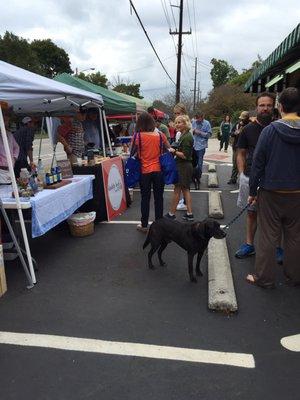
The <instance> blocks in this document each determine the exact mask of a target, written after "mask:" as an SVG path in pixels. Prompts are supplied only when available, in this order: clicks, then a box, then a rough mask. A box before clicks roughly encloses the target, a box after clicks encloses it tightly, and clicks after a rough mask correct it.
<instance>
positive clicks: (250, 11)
mask: <svg viewBox="0 0 300 400" xmlns="http://www.w3.org/2000/svg"><path fill="white" fill-rule="evenodd" d="M133 3H134V4H135V7H136V9H137V11H138V13H139V15H140V17H141V20H142V21H143V23H144V26H145V29H146V30H147V32H148V34H149V36H150V38H151V40H152V42H153V44H154V45H155V48H156V50H157V52H158V54H159V55H160V57H161V59H163V60H165V61H164V64H165V66H166V68H167V70H168V72H169V74H170V75H171V77H172V78H173V80H174V81H175V80H176V57H175V48H174V43H173V40H172V37H171V36H170V35H169V28H170V27H171V29H172V30H174V28H175V24H174V21H173V16H172V13H171V9H170V4H169V2H168V1H160V0H152V1H149V0H133ZM162 4H166V5H167V10H168V15H169V20H168V21H167V20H166V18H165V14H164V12H163V9H162ZM184 4H185V12H184V30H188V29H189V28H190V26H191V28H192V31H193V34H192V35H185V36H184V38H183V42H184V46H183V51H184V59H183V62H182V86H183V87H185V88H186V90H187V91H188V90H190V89H191V88H192V85H193V82H192V78H193V73H194V72H193V65H194V58H195V56H196V55H197V56H198V60H199V61H201V63H200V64H199V65H200V66H199V69H200V81H201V89H202V94H206V93H207V91H209V90H210V88H211V81H210V74H209V71H210V60H211V58H213V57H214V58H220V59H225V60H227V61H228V62H229V63H230V64H232V65H233V66H234V67H235V68H236V69H238V70H239V71H241V70H242V68H248V67H249V66H250V65H251V64H252V62H253V61H254V60H255V59H256V57H257V54H260V55H261V56H262V57H263V58H266V57H267V56H268V55H269V54H270V53H271V52H272V51H273V50H274V49H275V47H277V46H278V45H279V44H280V42H281V41H282V40H283V39H284V38H285V37H286V36H287V35H288V34H289V33H290V32H291V31H292V30H293V29H294V27H295V26H296V25H297V24H298V22H299V15H297V13H296V12H295V10H297V9H298V0H290V1H289V7H285V9H284V20H283V10H282V3H281V2H280V1H279V0H273V1H270V0H266V1H264V2H261V1H260V0H253V1H252V2H249V1H248V0H247V1H246V0H239V1H238V2H236V1H235V2H234V1H221V0H211V1H209V2H200V1H197V0H189V1H188V2H187V1H185V2H184ZM187 4H189V13H188V10H187ZM0 6H1V21H2V24H1V26H2V31H1V32H0V34H3V33H4V31H5V30H9V31H12V32H13V33H15V34H17V35H20V36H22V37H25V38H28V39H37V38H40V39H44V38H51V39H52V40H53V41H54V42H55V43H57V44H58V45H59V46H61V47H63V48H64V49H65V50H66V51H67V52H68V54H69V56H70V60H71V63H72V68H73V69H75V68H76V67H77V68H79V69H85V68H89V67H95V68H96V69H97V70H100V71H101V72H102V73H105V74H106V75H107V77H108V78H109V79H112V78H113V77H115V76H117V75H119V76H120V77H121V78H124V79H125V80H127V79H129V80H130V81H133V82H137V83H141V88H142V90H144V92H143V93H144V94H145V96H147V97H150V98H153V96H157V95H158V94H159V93H165V92H166V91H170V90H171V88H172V87H173V85H172V83H171V82H170V80H169V79H168V77H167V76H166V75H165V73H164V71H163V70H162V68H161V66H160V65H159V63H158V61H157V59H156V57H155V55H154V53H153V50H152V49H151V47H150V45H149V43H148V41H147V39H146V37H145V35H144V33H143V31H142V29H141V27H140V26H139V23H138V21H137V18H136V16H135V15H134V13H132V15H131V14H130V6H129V1H127V0H110V1H108V0H85V1H82V0H44V1H39V0H24V1H23V2H19V1H17V0H10V1H9V2H7V1H5V0H0ZM194 9H195V14H194ZM173 13H174V17H175V20H176V22H177V21H178V9H176V8H174V9H173ZM194 20H196V26H195V24H194ZM169 24H170V25H169ZM173 39H174V41H175V45H176V43H177V36H176V37H173ZM124 71H130V72H124ZM158 88H162V89H159V90H158Z"/></svg>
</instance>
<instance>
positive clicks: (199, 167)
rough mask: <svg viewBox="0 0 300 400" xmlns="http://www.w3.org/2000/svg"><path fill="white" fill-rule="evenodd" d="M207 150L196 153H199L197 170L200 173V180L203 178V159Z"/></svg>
mask: <svg viewBox="0 0 300 400" xmlns="http://www.w3.org/2000/svg"><path fill="white" fill-rule="evenodd" d="M205 150H206V149H202V150H196V153H197V169H198V173H199V179H201V176H202V167H203V157H204V154H205Z"/></svg>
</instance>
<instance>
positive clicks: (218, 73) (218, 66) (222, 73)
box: [210, 58, 238, 88]
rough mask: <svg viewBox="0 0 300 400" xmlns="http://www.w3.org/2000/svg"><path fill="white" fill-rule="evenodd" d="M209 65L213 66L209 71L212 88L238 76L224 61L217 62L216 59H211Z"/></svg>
mask: <svg viewBox="0 0 300 400" xmlns="http://www.w3.org/2000/svg"><path fill="white" fill-rule="evenodd" d="M210 63H211V64H212V65H213V68H212V69H211V71H210V76H211V79H212V81H213V87H214V88H216V87H218V86H221V85H224V84H225V83H227V82H229V81H230V80H232V79H233V78H235V77H236V76H238V72H237V70H236V69H235V68H234V67H233V66H232V65H230V64H228V62H227V61H225V60H217V59H216V58H213V59H212V60H211V61H210Z"/></svg>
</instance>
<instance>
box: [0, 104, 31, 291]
mask: <svg viewBox="0 0 300 400" xmlns="http://www.w3.org/2000/svg"><path fill="white" fill-rule="evenodd" d="M0 130H1V134H2V140H3V144H4V149H5V154H6V158H7V164H8V170H9V173H10V177H11V183H12V187H13V191H14V195H15V199H16V205H17V210H18V215H19V220H20V225H21V230H22V235H23V240H24V244H25V250H26V254H27V260H28V265H29V271H30V275H31V278H32V282H33V283H36V278H35V273H34V269H33V265H32V258H31V253H30V247H29V243H28V237H27V232H26V228H25V222H24V218H23V213H22V207H21V202H20V197H19V192H18V187H17V182H16V177H15V173H14V167H13V163H12V159H11V154H10V149H9V144H8V140H7V133H6V129H5V125H4V119H3V114H2V108H1V106H0Z"/></svg>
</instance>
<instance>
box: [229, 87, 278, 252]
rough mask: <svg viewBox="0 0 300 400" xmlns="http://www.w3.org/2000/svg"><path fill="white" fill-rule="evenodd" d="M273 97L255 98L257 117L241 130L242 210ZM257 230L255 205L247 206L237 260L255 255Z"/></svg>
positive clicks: (262, 96)
mask: <svg viewBox="0 0 300 400" xmlns="http://www.w3.org/2000/svg"><path fill="white" fill-rule="evenodd" d="M274 106H275V95H274V94H273V93H268V92H263V93H260V94H259V95H258V96H257V98H256V111H257V117H256V120H255V121H254V122H251V123H249V124H248V125H247V126H245V128H244V129H243V132H242V133H241V135H240V137H239V140H238V144H237V167H238V171H239V174H240V175H239V189H240V191H239V196H238V201H237V206H238V207H240V208H244V207H245V206H246V204H247V201H248V196H249V176H250V172H251V165H252V159H253V154H254V150H255V146H256V144H257V142H258V138H259V136H260V134H261V131H262V130H263V129H264V128H265V127H266V126H267V125H269V124H270V123H271V122H272V116H273V109H274ZM256 228H257V212H256V206H255V204H251V205H249V208H248V210H247V220H246V243H243V244H242V245H241V246H240V248H239V249H238V250H237V252H236V253H235V256H236V257H237V258H246V257H249V256H252V255H254V254H255V248H254V237H255V232H256Z"/></svg>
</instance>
